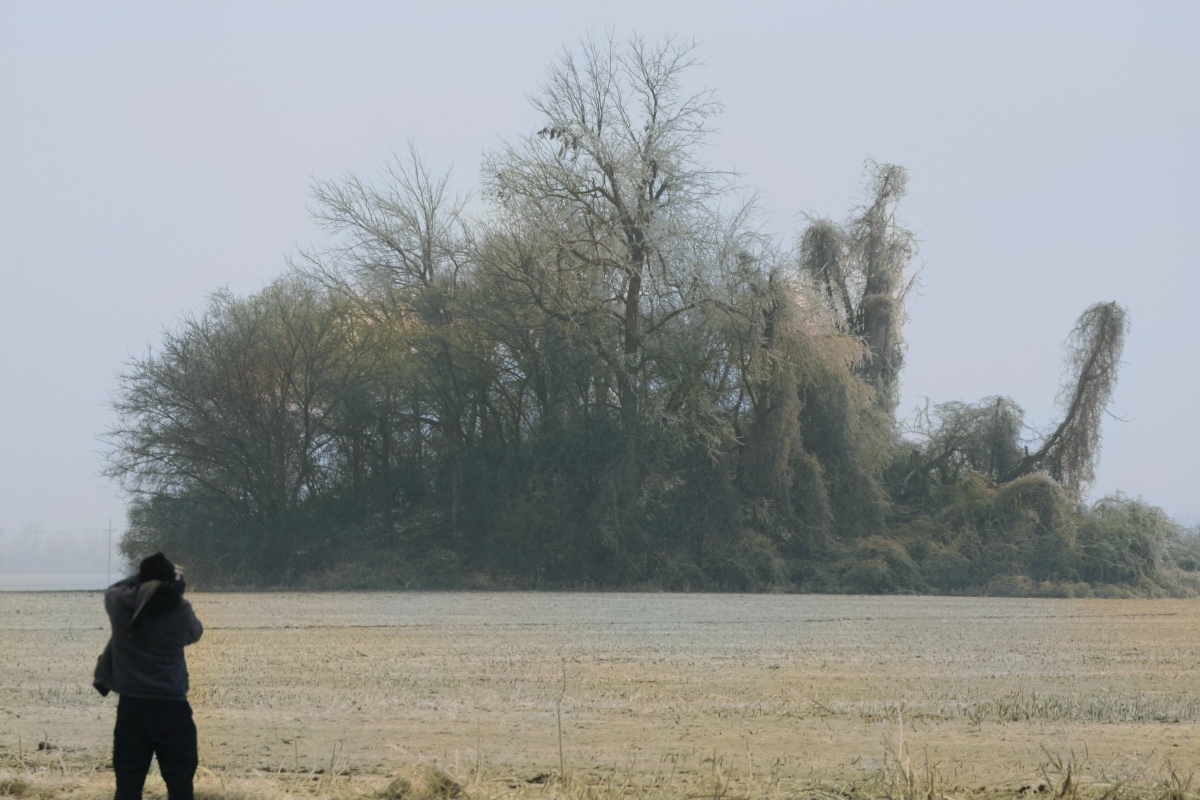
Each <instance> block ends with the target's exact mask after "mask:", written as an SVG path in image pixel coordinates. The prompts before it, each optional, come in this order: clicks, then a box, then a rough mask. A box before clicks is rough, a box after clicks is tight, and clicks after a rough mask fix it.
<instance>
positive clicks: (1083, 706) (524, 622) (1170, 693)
mask: <svg viewBox="0 0 1200 800" xmlns="http://www.w3.org/2000/svg"><path fill="white" fill-rule="evenodd" d="M192 602H193V604H194V606H195V608H196V611H197V613H198V614H199V616H200V618H201V619H202V620H203V621H204V623H205V625H206V628H207V630H206V633H205V636H204V639H203V640H202V641H201V642H200V643H199V644H197V645H195V646H194V647H192V648H189V651H188V653H189V664H190V668H191V675H192V693H191V698H192V704H193V706H194V708H195V710H196V720H197V724H198V727H199V730H200V747H201V763H202V765H203V767H202V774H201V778H202V785H203V780H209V781H213V780H217V778H218V777H219V778H220V781H221V782H220V785H221V786H222V787H223V786H225V785H226V784H225V780H226V778H228V779H229V780H234V779H235V778H240V779H248V778H256V779H262V780H266V779H267V778H271V779H273V780H275V781H276V783H277V784H278V785H284V784H279V781H285V782H286V780H299V779H300V777H303V778H304V779H306V780H312V781H316V782H317V783H318V784H320V785H321V786H323V787H325V788H326V789H328V790H329V791H333V781H334V776H338V777H337V779H338V780H345V781H349V782H351V783H353V782H357V784H355V785H359V786H362V787H368V788H370V787H374V789H378V787H380V786H383V785H385V784H386V783H387V781H388V780H389V779H390V778H391V776H393V775H395V774H398V773H402V772H404V771H405V770H412V769H414V768H416V767H417V766H418V765H423V764H425V765H428V764H434V765H437V766H438V767H439V768H441V769H443V770H445V771H446V772H447V773H449V774H450V775H452V776H454V777H455V778H457V779H458V780H459V781H460V782H463V783H465V784H467V785H475V786H485V785H486V786H490V787H492V788H491V789H489V790H488V792H484V794H488V793H491V794H495V793H496V791H497V787H498V791H499V792H500V793H501V794H503V793H505V791H507V790H513V791H515V792H517V793H525V792H529V791H532V790H534V789H536V790H537V791H544V790H545V787H546V786H547V785H550V784H556V783H557V781H558V775H559V774H560V764H561V767H562V768H565V772H566V775H567V776H568V778H569V779H570V782H571V783H572V784H573V785H575V786H584V787H592V789H591V790H589V791H592V792H593V794H595V793H596V792H598V791H599V788H598V787H608V788H609V789H610V790H611V791H612V792H618V793H622V794H630V792H631V791H632V789H631V787H641V790H648V788H649V787H658V789H659V790H660V791H664V792H665V793H666V794H672V795H678V796H700V795H704V796H712V795H714V794H722V793H723V792H724V791H726V790H728V791H732V789H730V787H736V786H742V787H757V788H756V789H755V790H754V791H749V790H747V793H750V794H771V793H775V792H781V793H783V794H785V795H786V794H787V793H788V790H787V787H789V786H790V787H800V786H807V787H812V786H821V785H823V786H834V785H837V786H843V787H845V786H856V785H857V786H866V785H868V784H869V783H870V782H871V781H876V782H879V781H884V782H887V781H892V783H891V784H890V785H891V786H892V789H895V788H896V787H897V786H899V787H900V788H904V787H905V786H907V788H908V792H907V793H908V794H914V792H916V789H915V788H914V784H920V786H924V787H930V786H933V785H934V782H936V787H938V788H936V789H935V790H934V791H927V792H924V794H922V795H921V796H927V795H933V796H938V793H939V792H940V791H942V787H944V788H945V791H947V792H951V794H949V795H946V796H948V797H954V796H957V795H954V794H953V792H956V791H961V792H968V793H980V792H987V793H989V794H990V793H992V792H1000V793H1005V794H1006V793H1013V792H1020V791H1021V790H1022V787H1030V788H1029V789H1026V791H1032V792H1036V791H1037V790H1038V786H1039V783H1041V784H1043V788H1045V789H1047V790H1049V791H1060V790H1064V784H1063V781H1065V777H1066V775H1065V773H1066V770H1067V768H1068V766H1069V768H1070V770H1071V771H1072V775H1073V776H1074V777H1073V780H1074V781H1075V784H1074V785H1075V786H1078V785H1080V784H1081V782H1082V783H1084V784H1087V783H1089V782H1090V783H1091V785H1094V786H1099V785H1115V784H1123V785H1129V786H1143V787H1149V786H1164V784H1163V783H1162V782H1163V781H1164V780H1165V781H1167V782H1168V783H1167V784H1165V785H1167V786H1168V788H1169V787H1170V786H1174V787H1175V789H1177V790H1178V792H1182V794H1181V795H1180V796H1194V789H1185V788H1183V787H1184V784H1183V783H1181V781H1186V779H1187V777H1188V776H1189V775H1191V774H1193V773H1195V772H1196V771H1197V770H1198V768H1200V729H1198V723H1197V711H1198V709H1200V602H1197V601H1195V600H1022V599H996V598H938V597H835V596H812V595H674V594H670V595H668V594H527V593H498V594H485V593H279V594H197V595H194V596H192ZM107 636H108V631H107V622H106V619H105V617H104V613H103V609H102V599H101V596H100V594H99V593H94V592H92V593H84V592H78V593H5V594H2V595H0V758H2V759H4V762H3V766H4V767H5V768H6V769H7V770H8V771H9V774H10V775H16V774H17V773H19V772H21V771H24V772H23V773H21V774H25V775H27V776H35V777H36V775H38V774H39V771H40V773H44V774H45V775H46V776H47V779H49V777H51V776H53V775H56V774H57V775H58V776H59V777H60V778H64V779H65V777H67V776H69V775H76V776H79V775H84V774H87V775H90V776H91V778H90V779H89V780H90V781H91V783H88V781H87V780H84V781H83V782H82V783H80V782H79V781H76V783H75V784H72V786H74V787H75V789H73V790H71V791H67V790H64V793H66V794H70V793H71V792H72V791H75V790H78V791H82V792H83V795H80V796H84V795H87V794H88V791H92V792H93V793H99V792H100V791H101V790H100V789H98V788H96V787H104V786H111V773H106V771H105V770H106V768H107V766H106V765H107V763H108V755H109V747H110V738H111V731H112V724H113V719H114V713H115V712H114V707H115V700H114V698H112V697H110V698H108V699H101V698H100V696H99V695H98V694H96V693H95V691H94V690H93V689H92V688H91V686H90V683H91V670H92V667H93V665H94V663H95V658H96V656H97V655H98V654H99V652H100V650H101V649H102V647H103V645H104V642H105V640H106V638H107ZM214 776H216V777H214ZM289 776H290V777H289ZM320 776H324V777H320ZM29 780H33V778H29ZM105 781H108V783H105ZM33 785H34V784H29V783H28V781H27V782H26V783H22V784H20V786H22V787H24V789H23V790H22V791H23V792H24V793H26V794H28V793H29V792H34V793H35V794H36V791H34V789H31V788H30V787H31V786H33ZM64 785H65V784H64ZM158 785H159V786H161V784H158ZM214 785H215V784H214ZM287 785H289V786H291V787H292V790H296V787H297V786H299V785H300V784H298V783H293V784H287ZM878 785H880V786H882V785H883V784H882V783H880V784H878ZM89 786H90V787H91V788H90V789H88V787H89ZM722 786H724V787H725V789H721V788H720V787H722ZM80 787H82V788H80ZM214 791H217V790H215V789H214ZM639 791H640V790H639ZM922 791H924V790H922ZM1072 791H1073V790H1072ZM1178 792H1177V794H1178ZM2 793H3V792H0V794H2ZM14 793H15V792H14ZM643 793H644V792H643ZM882 793H883V794H891V795H895V794H897V792H896V791H892V790H888V791H884V792H882ZM217 794H220V792H217ZM900 794H904V792H900ZM1168 794H1169V793H1168ZM914 796H915V795H914Z"/></svg>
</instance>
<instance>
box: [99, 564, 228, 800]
mask: <svg viewBox="0 0 1200 800" xmlns="http://www.w3.org/2000/svg"><path fill="white" fill-rule="evenodd" d="M186 588H187V584H186V582H185V581H184V579H183V574H182V572H180V571H179V570H178V569H176V567H175V565H174V564H172V563H171V562H170V561H169V560H168V559H167V557H166V556H164V555H163V554H162V553H155V554H154V555H152V556H150V557H149V558H147V559H145V560H143V561H142V563H141V566H140V567H139V568H138V574H137V575H134V576H133V577H130V578H126V579H125V580H122V581H118V582H117V583H114V584H113V585H112V586H110V587H108V590H107V591H105V593H104V610H105V611H107V612H108V619H109V622H110V624H111V627H112V634H111V636H110V638H109V640H108V645H107V646H106V647H105V648H104V652H103V653H102V654H101V656H100V658H99V660H98V661H97V663H96V674H95V679H94V685H95V687H96V690H97V691H99V692H100V694H101V695H105V696H107V695H108V693H109V692H110V691H113V692H116V693H117V694H119V695H120V696H121V699H120V702H119V703H118V704H117V724H116V728H115V729H114V730H113V771H114V772H115V773H116V775H117V793H116V796H115V797H116V800H141V796H142V787H143V786H144V785H145V783H146V774H147V773H148V772H149V771H150V760H151V758H153V757H157V758H158V769H159V772H161V773H162V776H163V781H165V782H166V784H167V796H168V798H169V800H192V791H193V790H192V780H193V778H195V775H196V767H197V765H198V764H199V756H198V752H197V747H196V725H195V723H194V722H193V721H192V707H191V705H189V704H188V700H187V693H188V671H187V661H186V660H185V659H184V655H183V649H184V648H185V647H187V646H188V645H190V644H194V643H196V642H198V641H200V637H201V635H202V634H203V633H204V626H203V625H201V624H200V620H199V619H197V618H196V613H195V612H194V611H193V610H192V604H191V603H189V602H188V601H187V600H185V599H184V597H183V593H184V591H185V590H186Z"/></svg>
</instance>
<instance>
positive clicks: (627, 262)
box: [484, 37, 730, 489]
mask: <svg viewBox="0 0 1200 800" xmlns="http://www.w3.org/2000/svg"><path fill="white" fill-rule="evenodd" d="M696 64H697V59H696V57H695V55H694V48H693V45H692V44H690V43H687V42H680V41H676V40H673V39H668V40H665V41H663V42H661V43H659V44H655V45H650V44H647V43H646V42H645V41H643V40H642V39H641V38H640V37H634V38H632V39H630V40H629V41H628V42H627V43H625V44H623V45H622V44H618V43H617V42H616V41H614V40H613V39H611V38H609V39H604V40H599V41H597V40H588V41H586V42H584V43H583V44H582V46H581V47H580V49H579V51H578V52H573V51H567V52H564V53H563V54H562V56H561V57H560V58H559V60H558V62H557V63H556V64H554V65H553V66H552V67H551V68H550V70H549V73H548V74H547V76H546V79H545V80H544V81H543V82H542V84H541V86H540V90H541V91H540V93H539V94H538V95H536V96H534V97H533V98H531V103H532V104H533V106H534V108H535V109H537V111H538V112H540V113H541V114H542V116H543V119H544V124H543V126H542V127H541V128H540V129H539V130H538V131H537V132H536V133H534V134H532V135H529V136H525V137H523V138H521V139H520V140H518V141H516V142H514V143H509V144H506V145H505V146H504V147H502V148H501V149H500V150H499V151H498V152H496V153H493V154H491V156H490V157H489V158H488V159H487V162H486V164H485V168H484V172H485V182H486V186H487V193H488V195H489V196H490V197H491V198H493V199H494V200H495V201H496V203H497V204H498V209H499V211H500V213H501V216H507V217H515V218H518V219H520V220H522V221H523V223H524V225H525V226H526V234H527V235H533V236H535V237H536V238H538V239H539V240H540V241H541V242H542V243H543V245H542V246H541V247H540V248H537V249H536V250H532V251H530V252H529V255H531V256H535V259H536V260H535V261H533V262H525V263H524V269H525V271H526V273H527V274H531V275H536V276H537V277H535V278H531V279H530V280H531V286H541V287H547V288H553V289H554V290H555V291H557V293H558V297H557V299H559V300H571V301H572V302H571V303H570V304H567V305H556V306H551V305H550V304H548V303H545V302H544V300H543V295H538V298H539V302H541V303H542V305H543V307H544V308H545V309H546V310H547V311H551V312H552V313H554V314H556V315H558V316H559V317H560V319H561V321H562V322H563V323H565V324H566V325H568V326H569V327H571V328H572V329H574V330H576V331H578V332H580V333H581V335H583V336H585V337H586V338H587V339H588V340H589V341H590V342H591V343H592V344H593V346H594V348H595V352H596V355H597V356H598V357H599V358H601V359H603V360H604V361H605V363H606V364H607V366H608V369H609V370H610V371H611V374H612V375H613V378H614V382H615V384H616V386H615V390H616V391H615V395H616V397H615V400H616V405H617V406H618V407H619V419H620V421H621V427H622V430H623V431H624V435H625V438H626V443H627V447H628V456H629V457H628V459H627V464H628V465H630V466H631V467H633V465H634V464H635V462H636V440H637V433H636V430H637V427H638V425H639V417H640V413H639V402H640V396H641V389H642V388H643V387H644V384H645V367H646V354H647V349H646V348H647V345H648V343H649V342H650V341H651V340H652V339H653V338H654V337H656V336H660V335H662V334H663V333H664V332H665V331H666V330H667V328H668V326H669V325H671V324H672V322H673V321H675V320H676V319H677V318H680V317H683V316H685V315H687V314H688V313H689V312H691V311H693V310H694V309H696V308H697V307H698V305H699V303H700V299H699V297H700V295H701V294H702V293H703V285H704V279H703V277H702V276H701V275H700V274H699V271H700V270H701V269H702V264H699V263H697V260H696V259H695V255H696V253H695V251H694V249H693V248H694V247H695V240H696V238H697V237H701V238H703V235H704V233H705V231H710V232H711V230H712V227H713V220H714V215H715V214H716V212H715V208H714V207H715V202H714V201H715V200H716V199H717V198H719V197H720V196H722V195H724V194H725V193H726V192H727V191H728V190H729V189H730V183H729V181H728V178H727V176H725V175H723V174H721V173H718V172H716V171H714V170H711V169H709V168H708V167H707V166H705V165H704V164H702V163H701V162H700V161H699V159H698V154H697V150H698V148H700V147H701V146H702V145H704V144H705V143H706V141H707V138H708V136H709V134H710V132H711V120H712V118H713V117H714V115H716V114H717V113H718V112H719V110H720V105H719V104H718V103H717V101H716V100H715V99H714V97H713V94H712V92H710V91H699V92H694V93H690V92H688V91H687V90H686V89H685V86H684V74H685V72H686V71H687V70H688V69H689V68H691V67H693V66H695V65H696ZM530 226H532V229H530ZM596 311H599V312H600V313H596ZM634 484H636V475H635V474H630V475H628V476H627V481H626V488H627V489H631V488H633V485H634Z"/></svg>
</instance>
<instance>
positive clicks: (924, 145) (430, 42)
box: [0, 0, 1200, 530]
mask: <svg viewBox="0 0 1200 800" xmlns="http://www.w3.org/2000/svg"><path fill="white" fill-rule="evenodd" d="M606 30H612V31H614V32H615V34H616V35H617V36H618V37H620V38H624V37H626V36H628V35H629V34H633V33H641V34H643V35H644V36H646V37H648V38H658V37H660V36H662V35H664V34H667V33H674V34H678V35H680V36H683V37H689V38H695V39H697V40H698V41H699V42H700V43H701V53H702V54H703V55H704V56H705V57H706V60H707V64H706V66H704V67H703V68H702V69H700V70H698V71H697V72H696V74H695V76H694V79H695V80H696V82H697V84H696V85H697V87H700V86H703V85H707V86H709V87H711V88H714V89H716V90H717V91H718V92H719V96H720V98H721V99H722V100H723V101H724V103H725V106H726V110H725V113H724V115H723V116H722V117H721V119H720V121H719V127H720V130H719V133H718V136H717V137H716V138H715V140H714V146H713V147H712V148H711V149H710V151H709V152H708V153H707V157H708V160H709V162H710V163H711V164H712V165H713V166H716V167H721V168H730V169H736V170H738V171H739V172H740V173H741V175H742V178H741V180H742V182H743V183H744V184H746V185H747V186H750V187H756V188H758V189H760V190H761V192H762V198H763V204H764V205H765V206H766V208H768V209H769V210H770V211H771V212H772V217H771V219H770V222H769V227H770V229H772V230H776V231H778V232H780V233H781V234H782V235H784V236H785V237H787V238H788V239H789V240H790V239H791V237H792V235H793V233H794V231H796V230H797V229H798V227H799V221H798V215H800V214H801V213H803V212H811V213H816V214H819V215H830V216H833V217H835V218H841V217H842V216H843V215H844V214H845V212H846V210H847V209H848V207H849V206H850V204H851V202H852V201H853V200H854V198H855V197H856V195H857V192H858V190H859V187H860V182H861V179H862V166H863V162H864V160H865V159H867V158H873V159H876V160H879V161H889V162H894V163H899V164H902V165H904V166H906V167H907V168H908V169H909V170H910V173H911V183H910V186H911V194H910V196H909V198H908V200H907V201H906V203H905V205H904V207H903V218H904V221H906V222H907V224H908V225H909V226H910V227H911V228H913V229H914V230H916V231H917V233H918V235H919V238H920V241H921V245H920V246H921V251H920V254H919V257H918V266H919V267H920V268H921V276H920V280H921V289H920V294H919V295H917V296H915V297H914V298H913V301H912V303H911V305H910V312H911V317H912V319H911V322H910V324H909V327H908V329H907V337H908V343H909V351H908V363H907V367H906V370H905V373H904V380H903V403H902V405H901V410H902V412H905V413H906V412H908V411H909V410H911V409H913V408H915V407H916V406H918V405H919V404H921V403H922V402H924V399H925V398H929V399H930V400H932V401H933V402H942V401H947V400H959V399H961V400H971V401H974V400H978V399H980V398H982V397H984V396H987V395H992V394H1007V395H1010V396H1011V397H1013V398H1014V399H1015V400H1016V401H1017V402H1018V403H1019V404H1020V405H1021V406H1023V407H1024V408H1025V410H1026V412H1027V418H1028V420H1029V421H1030V422H1032V423H1034V424H1036V425H1041V426H1047V425H1049V424H1051V423H1052V422H1053V421H1054V419H1055V414H1056V412H1055V408H1054V398H1055V394H1056V391H1057V386H1058V381H1059V377H1060V372H1061V358H1062V344H1063V341H1064V339H1065V337H1066V335H1067V333H1068V331H1069V330H1070V328H1071V325H1072V323H1073V322H1074V320H1075V318H1076V317H1077V316H1078V315H1079V313H1080V312H1081V311H1082V310H1083V309H1084V308H1086V307H1087V306H1089V305H1091V304H1092V303H1095V302H1098V301H1109V300H1116V301H1118V302H1119V303H1121V304H1122V305H1124V306H1125V307H1126V308H1127V309H1128V310H1129V312H1130V315H1131V318H1132V330H1131V333H1130V336H1129V339H1128V344H1127V346H1126V350H1125V362H1126V363H1125V366H1124V368H1123V370H1122V373H1121V380H1120V384H1119V385H1118V387H1117V390H1116V394H1115V397H1114V403H1113V407H1112V411H1113V413H1114V414H1115V415H1117V416H1118V417H1120V420H1118V419H1110V420H1108V421H1107V422H1106V424H1105V429H1104V448H1103V453H1102V463H1101V467H1100V470H1099V472H1098V481H1097V485H1096V487H1095V490H1094V491H1093V496H1094V497H1096V496H1100V495H1102V494H1105V493H1109V492H1112V491H1115V490H1118V489H1120V490H1123V491H1125V492H1126V493H1128V494H1131V495H1141V496H1143V497H1144V498H1145V499H1146V500H1148V501H1150V502H1152V503H1156V504H1159V505H1162V506H1163V507H1164V508H1166V510H1167V511H1168V512H1169V513H1171V514H1172V515H1174V516H1176V517H1177V518H1179V519H1181V520H1183V521H1185V522H1188V523H1194V522H1196V521H1197V520H1200V499H1198V498H1197V489H1198V488H1200V463H1198V457H1197V453H1198V452H1200V413H1198V408H1197V398H1200V358H1198V356H1200V315H1198V314H1197V313H1196V310H1195V306H1196V303H1197V298H1198V297H1200V277H1198V276H1200V269H1198V267H1200V263H1198V255H1197V254H1198V253H1200V3H1194V2H1174V3H1168V2H1157V3H1156V2H1128V3H1099V2H1078V3H1072V2H1057V3H1041V2H1037V3H1033V2H1030V3H1018V2H1008V3H957V2H954V3H950V2H947V3H916V2H889V3H883V2H877V3H855V2H836V3H835V2H828V3H817V2H810V3H801V2H795V3H782V2H778V3H737V4H734V3H709V4H704V3H697V2H686V3H667V2H639V3H611V2H593V3H586V4H584V3H572V4H566V3H553V4H551V3H532V2H504V3H478V4H465V3H438V4H434V3H424V4H417V3H366V2H359V3H340V2H339V3H332V2H329V3H299V2H286V3H283V2H278V3H270V2H255V3H233V2H229V3H203V4H200V3H193V4H182V3H171V4H166V3H153V4H151V3H125V2H123V3H98V2H88V3H78V4H72V3H58V2H38V3H32V2H14V0H0V525H2V526H4V527H6V528H8V529H9V530H16V529H21V528H24V527H28V526H32V525H35V524H36V525H40V526H41V527H42V528H43V529H45V530H74V529H80V528H100V527H103V526H105V525H106V524H107V521H108V519H109V518H112V519H113V520H114V522H115V523H116V524H117V526H118V527H119V526H121V525H122V523H123V521H124V503H123V499H122V498H121V496H120V495H119V493H118V491H117V489H116V488H115V487H113V486H110V485H108V484H107V482H106V481H105V480H104V479H103V478H101V477H99V476H98V472H99V469H100V458H99V453H100V451H101V449H102V445H101V443H100V441H99V440H98V438H97V437H98V434H100V433H101V432H102V431H104V430H105V428H106V427H107V426H108V424H109V421H110V415H109V411H108V410H107V407H106V404H107V403H108V401H109V397H110V395H111V392H112V391H113V389H114V375H115V374H116V373H117V372H119V371H120V370H121V369H122V365H123V364H124V363H125V362H126V361H127V360H128V359H129V357H130V356H131V355H134V354H141V353H143V352H144V351H145V349H146V347H147V346H148V345H149V344H151V343H153V342H154V341H155V340H156V338H157V337H158V335H159V332H160V331H161V330H162V329H163V328H165V327H171V326H172V325H174V324H175V320H177V319H178V318H179V316H180V315H182V314H184V313H186V312H187V311H189V310H192V309H195V308H197V307H198V306H200V305H201V303H202V302H203V301H204V298H205V295H206V294H207V293H208V292H210V291H211V290H213V289H215V288H217V287H219V286H226V285H227V286H229V287H231V288H232V289H233V290H235V291H236V292H239V293H249V292H253V291H255V290H257V289H258V288H260V287H261V286H262V285H263V284H264V283H265V282H267V281H268V280H269V279H271V278H272V277H273V276H276V275H278V274H279V273H280V272H281V271H282V270H283V269H284V259H285V257H286V256H287V255H289V254H291V253H294V252H295V251H296V249H297V247H299V246H309V245H319V244H320V242H321V241H322V236H321V234H320V232H319V231H318V230H317V229H316V228H315V226H314V225H313V224H312V223H311V221H310V219H309V214H308V210H307V206H308V204H309V195H308V187H309V184H310V182H311V181H312V180H313V179H314V178H317V179H319V178H331V177H336V176H338V175H339V174H341V173H343V172H345V171H355V172H358V173H359V174H361V175H362V176H364V177H370V176H373V175H375V174H376V173H377V171H378V169H379V167H380V166H381V165H382V164H383V163H384V162H385V161H387V160H388V159H389V158H390V157H391V154H392V152H393V151H400V150H402V149H403V148H404V146H405V142H406V141H407V140H408V139H412V140H413V141H414V143H415V144H416V146H417V148H418V150H419V151H420V152H421V153H422V154H423V155H424V157H425V158H426V160H427V161H428V163H429V164H430V165H431V166H433V167H435V168H438V169H441V168H444V167H446V166H449V165H450V164H453V167H454V176H455V183H456V185H457V186H458V188H460V189H462V190H470V189H474V188H475V187H476V186H477V185H478V169H479V163H480V156H481V154H482V153H483V152H484V151H486V150H487V149H489V148H492V147H494V146H495V145H496V144H497V142H498V141H499V139H500V138H501V137H511V136H517V135H520V134H522V133H528V132H530V131H532V130H534V129H536V127H535V126H537V124H538V120H537V118H536V116H535V115H534V113H533V112H532V110H531V109H530V107H529V105H528V103H527V102H526V99H525V97H526V95H527V94H529V93H533V92H535V91H536V90H537V84H538V81H539V80H540V79H541V77H542V75H543V73H544V71H545V68H546V65H547V64H548V63H549V62H550V60H551V59H553V58H554V57H555V55H556V54H557V53H558V52H559V51H560V50H561V49H562V48H563V47H564V46H569V45H572V44H574V43H576V42H577V41H578V40H579V39H580V38H581V37H584V36H586V35H587V34H589V33H592V34H599V35H603V34H604V32H605V31H606Z"/></svg>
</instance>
